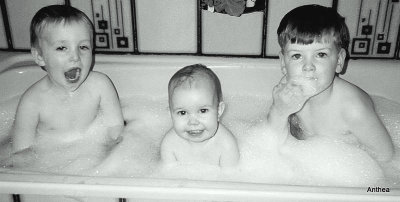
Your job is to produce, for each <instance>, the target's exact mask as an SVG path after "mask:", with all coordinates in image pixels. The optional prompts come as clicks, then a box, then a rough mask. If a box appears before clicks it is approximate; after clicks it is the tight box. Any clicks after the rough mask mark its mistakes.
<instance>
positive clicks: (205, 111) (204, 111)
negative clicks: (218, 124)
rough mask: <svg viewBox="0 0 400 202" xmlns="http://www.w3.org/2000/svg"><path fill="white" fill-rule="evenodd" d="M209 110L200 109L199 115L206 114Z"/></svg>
mask: <svg viewBox="0 0 400 202" xmlns="http://www.w3.org/2000/svg"><path fill="white" fill-rule="evenodd" d="M208 111H209V110H208V109H200V113H202V114H204V113H207V112H208Z"/></svg>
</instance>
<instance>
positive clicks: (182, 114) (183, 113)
mask: <svg viewBox="0 0 400 202" xmlns="http://www.w3.org/2000/svg"><path fill="white" fill-rule="evenodd" d="M186 113H187V112H186V111H178V112H177V114H178V115H180V116H185V115H186Z"/></svg>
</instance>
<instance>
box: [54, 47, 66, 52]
mask: <svg viewBox="0 0 400 202" xmlns="http://www.w3.org/2000/svg"><path fill="white" fill-rule="evenodd" d="M66 49H67V47H65V46H58V47H57V48H56V50H58V51H64V50H66Z"/></svg>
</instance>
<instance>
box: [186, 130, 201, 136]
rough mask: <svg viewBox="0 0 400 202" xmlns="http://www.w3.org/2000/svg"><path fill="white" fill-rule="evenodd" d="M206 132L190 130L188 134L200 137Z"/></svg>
mask: <svg viewBox="0 0 400 202" xmlns="http://www.w3.org/2000/svg"><path fill="white" fill-rule="evenodd" d="M203 132H204V130H188V131H187V133H188V134H189V135H190V136H199V135H201V134H202V133H203Z"/></svg>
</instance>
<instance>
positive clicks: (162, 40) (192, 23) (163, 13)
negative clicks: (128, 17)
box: [136, 0, 197, 53]
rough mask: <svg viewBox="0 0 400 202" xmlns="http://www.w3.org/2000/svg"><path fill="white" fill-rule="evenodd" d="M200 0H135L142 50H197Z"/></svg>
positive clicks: (162, 51)
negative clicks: (198, 5) (198, 3)
mask: <svg viewBox="0 0 400 202" xmlns="http://www.w3.org/2000/svg"><path fill="white" fill-rule="evenodd" d="M196 9H197V0H168V1H160V0H136V12H137V13H136V16H137V27H138V49H139V51H140V52H156V53H195V52H196V50H197V39H196V37H197V35H196V34H197V32H196V30H197V11H196Z"/></svg>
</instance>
